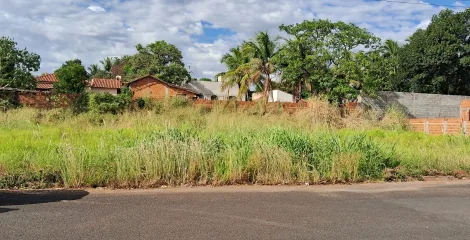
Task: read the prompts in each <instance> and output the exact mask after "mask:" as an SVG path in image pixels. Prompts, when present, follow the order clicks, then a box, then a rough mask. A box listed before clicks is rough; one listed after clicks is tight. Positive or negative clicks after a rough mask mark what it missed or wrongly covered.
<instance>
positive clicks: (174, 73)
mask: <svg viewBox="0 0 470 240" xmlns="http://www.w3.org/2000/svg"><path fill="white" fill-rule="evenodd" d="M136 49H137V51H138V53H137V54H135V55H132V56H127V57H124V58H123V60H122V61H123V62H124V63H125V67H124V72H125V78H126V79H127V80H130V79H134V78H136V77H139V76H143V75H149V74H150V75H155V76H156V77H158V78H160V79H162V80H163V81H165V82H168V83H173V84H181V83H182V82H187V81H189V80H190V79H191V76H190V74H189V72H188V70H186V68H185V66H184V63H183V55H182V53H181V51H180V50H179V49H178V48H177V47H176V46H175V45H173V44H169V43H167V42H165V41H156V42H154V43H151V44H149V45H147V46H145V47H143V46H142V45H140V44H138V45H137V46H136Z"/></svg>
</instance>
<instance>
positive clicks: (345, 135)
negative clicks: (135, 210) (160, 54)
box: [0, 98, 470, 188]
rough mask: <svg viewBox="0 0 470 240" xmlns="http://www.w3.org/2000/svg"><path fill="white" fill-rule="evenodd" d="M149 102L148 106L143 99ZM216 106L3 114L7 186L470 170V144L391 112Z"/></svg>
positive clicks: (318, 179) (313, 179) (315, 105)
mask: <svg viewBox="0 0 470 240" xmlns="http://www.w3.org/2000/svg"><path fill="white" fill-rule="evenodd" d="M144 102H145V101H144ZM231 106H232V105H231V104H230V102H227V104H226V105H219V106H216V107H214V109H212V110H210V109H207V108H203V107H192V106H188V104H187V101H184V100H181V99H178V98H174V99H169V100H165V101H161V102H145V104H143V106H142V110H140V111H137V112H128V111H124V112H123V113H122V114H117V115H111V114H100V113H97V112H96V111H90V112H88V113H85V114H80V115H73V114H72V113H70V112H69V111H67V110H50V111H39V110H33V109H18V110H11V111H8V112H6V113H2V114H0V142H2V144H1V145H0V188H16V187H30V188H43V187H54V186H64V187H98V186H108V187H155V186H160V185H186V184H189V185H206V184H211V185H224V184H242V183H257V184H304V183H311V184H318V183H328V182H361V181H375V180H382V179H384V178H385V179H389V180H394V179H406V177H407V176H413V177H419V176H423V175H434V174H450V175H459V176H460V175H463V174H465V173H466V172H469V171H470V159H469V158H468V156H469V155H470V139H469V138H465V137H461V136H437V137H433V136H426V135H424V134H420V133H412V132H408V131H406V129H405V127H406V125H405V123H406V119H403V117H402V115H401V114H400V113H398V112H396V111H393V110H391V111H389V113H388V114H387V115H385V117H384V119H383V120H382V121H376V120H373V119H375V118H373V117H370V116H373V114H374V113H367V112H357V113H355V114H354V115H350V116H349V117H347V118H340V117H339V113H338V110H337V108H334V107H330V106H329V105H328V104H327V103H325V102H320V101H316V102H312V103H311V106H312V107H311V109H306V110H302V111H299V112H297V113H295V114H293V115H289V114H287V113H283V112H282V109H279V108H275V109H271V110H268V111H267V113H266V114H265V115H259V114H258V112H259V109H258V108H256V107H254V108H252V109H245V110H234V109H233V108H231Z"/></svg>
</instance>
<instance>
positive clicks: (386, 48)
mask: <svg viewBox="0 0 470 240" xmlns="http://www.w3.org/2000/svg"><path fill="white" fill-rule="evenodd" d="M399 49H400V46H399V45H398V42H397V41H394V40H391V39H388V40H386V41H385V44H384V45H383V46H382V47H381V50H382V53H383V56H384V57H386V58H394V57H397V56H398V51H399Z"/></svg>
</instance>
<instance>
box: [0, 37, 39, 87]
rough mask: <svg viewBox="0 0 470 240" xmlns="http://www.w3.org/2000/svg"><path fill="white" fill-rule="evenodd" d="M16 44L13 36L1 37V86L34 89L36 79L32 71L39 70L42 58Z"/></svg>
mask: <svg viewBox="0 0 470 240" xmlns="http://www.w3.org/2000/svg"><path fill="white" fill-rule="evenodd" d="M16 45H17V44H16V42H15V41H14V40H13V39H11V38H8V37H2V38H0V87H11V88H23V89H34V88H35V87H36V79H35V78H34V76H33V75H32V73H31V72H36V71H38V70H39V66H40V63H41V58H40V57H39V55H37V54H35V53H30V52H28V51H27V50H26V49H18V48H17V47H16Z"/></svg>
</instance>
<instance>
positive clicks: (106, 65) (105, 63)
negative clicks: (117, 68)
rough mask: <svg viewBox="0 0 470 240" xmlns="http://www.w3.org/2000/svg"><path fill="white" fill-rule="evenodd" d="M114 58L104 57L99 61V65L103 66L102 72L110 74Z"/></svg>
mask: <svg viewBox="0 0 470 240" xmlns="http://www.w3.org/2000/svg"><path fill="white" fill-rule="evenodd" d="M115 61H116V60H115V58H110V57H106V58H105V59H103V60H101V61H100V63H101V64H102V65H103V68H104V71H106V72H111V68H112V67H113V65H114V63H115Z"/></svg>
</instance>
